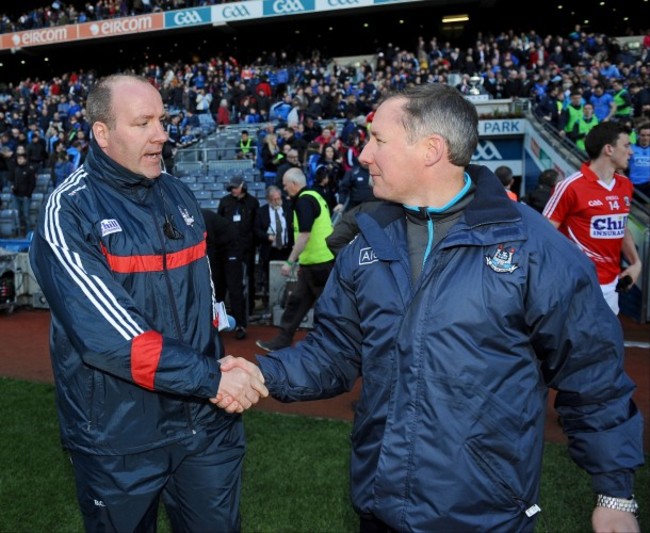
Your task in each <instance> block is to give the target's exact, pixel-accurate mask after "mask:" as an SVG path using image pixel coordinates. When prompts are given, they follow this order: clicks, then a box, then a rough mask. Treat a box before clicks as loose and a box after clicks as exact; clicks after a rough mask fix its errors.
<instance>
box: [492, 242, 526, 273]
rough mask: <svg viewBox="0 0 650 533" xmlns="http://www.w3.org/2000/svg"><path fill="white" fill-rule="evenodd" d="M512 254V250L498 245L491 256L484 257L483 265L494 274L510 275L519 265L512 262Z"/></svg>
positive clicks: (513, 250) (513, 251)
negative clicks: (504, 273) (505, 273)
mask: <svg viewBox="0 0 650 533" xmlns="http://www.w3.org/2000/svg"><path fill="white" fill-rule="evenodd" d="M514 253H515V249H514V248H506V247H505V246H504V245H503V244H500V245H499V246H498V247H497V250H496V252H495V253H494V255H493V256H489V255H486V256H485V263H486V264H487V266H489V267H490V268H491V269H492V270H494V271H495V272H499V273H503V272H507V273H509V274H510V273H512V272H514V271H515V270H517V269H518V268H519V264H517V263H513V262H512V256H513V255H514Z"/></svg>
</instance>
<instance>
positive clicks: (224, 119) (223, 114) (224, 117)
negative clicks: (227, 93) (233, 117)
mask: <svg viewBox="0 0 650 533" xmlns="http://www.w3.org/2000/svg"><path fill="white" fill-rule="evenodd" d="M217 124H218V125H219V126H228V125H229V124H230V109H229V107H228V100H226V99H225V98H222V99H221V101H220V102H219V109H218V110H217Z"/></svg>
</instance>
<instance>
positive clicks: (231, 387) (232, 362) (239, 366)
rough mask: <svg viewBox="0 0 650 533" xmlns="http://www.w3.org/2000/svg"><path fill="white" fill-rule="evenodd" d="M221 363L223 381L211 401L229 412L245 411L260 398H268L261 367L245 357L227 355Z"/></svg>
mask: <svg viewBox="0 0 650 533" xmlns="http://www.w3.org/2000/svg"><path fill="white" fill-rule="evenodd" d="M219 362H220V363H221V382H220V383H219V389H218V390H217V395H216V396H215V397H214V398H210V401H211V402H212V403H213V404H215V405H216V406H217V407H220V408H221V409H225V410H226V412H228V413H243V412H244V411H245V410H246V409H249V408H251V407H252V406H253V405H255V404H256V403H257V402H259V400H260V398H266V397H267V396H268V395H269V391H268V390H267V388H266V387H265V386H264V376H262V372H260V369H259V368H258V367H257V366H256V365H254V364H253V363H251V362H249V361H247V360H246V359H244V358H243V357H233V356H232V355H227V356H226V357H224V358H222V359H220V360H219Z"/></svg>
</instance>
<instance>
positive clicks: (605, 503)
mask: <svg viewBox="0 0 650 533" xmlns="http://www.w3.org/2000/svg"><path fill="white" fill-rule="evenodd" d="M596 507H606V508H607V509H616V510H617V511H625V512H626V513H632V514H633V515H634V516H636V517H637V518H638V516H639V504H638V503H637V501H636V500H635V499H634V494H633V495H632V497H631V498H614V497H613V496H605V495H604V494H599V495H598V499H597V500H596Z"/></svg>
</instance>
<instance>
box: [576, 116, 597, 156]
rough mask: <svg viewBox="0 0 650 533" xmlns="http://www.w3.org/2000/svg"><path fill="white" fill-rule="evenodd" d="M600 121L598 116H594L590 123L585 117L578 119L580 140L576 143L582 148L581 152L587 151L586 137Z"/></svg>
mask: <svg viewBox="0 0 650 533" xmlns="http://www.w3.org/2000/svg"><path fill="white" fill-rule="evenodd" d="M598 122H599V120H598V117H596V115H594V116H592V117H591V119H589V122H587V121H586V120H585V117H580V118H579V119H578V122H577V124H578V135H579V137H578V140H577V141H576V146H577V147H578V148H580V150H584V149H585V137H586V136H587V134H588V133H589V132H590V131H591V130H592V129H593V128H594V127H595V126H596V125H597V124H598Z"/></svg>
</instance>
